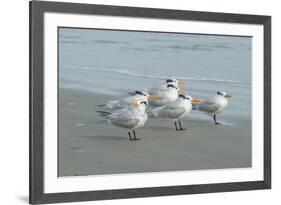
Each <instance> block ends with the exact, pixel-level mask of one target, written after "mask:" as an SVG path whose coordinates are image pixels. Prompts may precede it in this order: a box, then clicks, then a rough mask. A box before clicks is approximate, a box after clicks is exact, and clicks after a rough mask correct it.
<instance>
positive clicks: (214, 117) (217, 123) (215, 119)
mask: <svg viewBox="0 0 281 205" xmlns="http://www.w3.org/2000/svg"><path fill="white" fill-rule="evenodd" d="M213 119H214V121H215V124H216V125H219V124H220V123H219V122H217V118H216V115H214V116H213Z"/></svg>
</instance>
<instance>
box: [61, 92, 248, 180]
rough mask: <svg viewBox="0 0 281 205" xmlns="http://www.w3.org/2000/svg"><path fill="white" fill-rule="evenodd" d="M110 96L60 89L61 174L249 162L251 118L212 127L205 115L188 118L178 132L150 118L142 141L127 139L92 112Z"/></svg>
mask: <svg viewBox="0 0 281 205" xmlns="http://www.w3.org/2000/svg"><path fill="white" fill-rule="evenodd" d="M114 98H116V96H109V95H102V94H93V93H88V92H83V91H78V90H71V89H62V88H60V89H59V140H58V142H59V146H58V149H59V150H58V153H59V156H58V157H59V170H58V173H59V176H81V175H100V174H121V173H140V172H159V171H179V170H201V169H223V168H243V167H250V166H251V130H250V129H249V127H250V126H251V121H250V119H248V120H247V119H238V118H237V119H232V120H233V121H234V122H235V124H234V125H227V124H224V125H219V126H216V125H214V124H213V122H212V119H211V118H208V117H207V116H206V117H205V118H203V119H196V118H192V117H189V118H188V117H187V119H184V120H183V123H182V124H183V125H184V127H185V128H187V130H186V131H180V132H177V131H175V128H174V124H173V123H172V122H171V121H167V120H161V119H149V120H148V122H147V124H146V125H145V126H144V127H143V128H140V129H138V130H137V131H136V133H137V137H138V138H140V139H141V140H137V141H130V140H129V138H128V135H127V131H126V130H124V129H121V128H116V127H113V126H111V125H108V124H106V123H105V122H103V121H101V120H100V119H99V118H98V115H97V114H96V112H95V105H98V104H103V103H105V102H106V101H107V100H110V99H114ZM193 112H196V111H193ZM201 115H203V114H201ZM220 118H221V119H222V118H223V114H222V115H221V116H220Z"/></svg>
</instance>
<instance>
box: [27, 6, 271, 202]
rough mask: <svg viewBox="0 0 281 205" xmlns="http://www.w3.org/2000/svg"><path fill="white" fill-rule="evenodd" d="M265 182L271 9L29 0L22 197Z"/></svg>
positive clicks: (84, 196) (175, 191)
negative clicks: (26, 187) (266, 12)
mask: <svg viewBox="0 0 281 205" xmlns="http://www.w3.org/2000/svg"><path fill="white" fill-rule="evenodd" d="M270 187H271V17H270V16H259V15H247V14H229V13H211V12H201V11H200V12H199V11H184V10H168V9H154V8H136V7H120V6H105V5H92V4H77V3H59V2H45V1H44V2H40V1H31V2H30V203H32V204H43V203H56V202H74V201H88V200H106V199H119V198H134V197H153V196H164V195H181V194H195V193H212V192H226V191H240V190H254V189H269V188H270Z"/></svg>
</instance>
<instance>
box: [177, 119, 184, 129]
mask: <svg viewBox="0 0 281 205" xmlns="http://www.w3.org/2000/svg"><path fill="white" fill-rule="evenodd" d="M178 121H179V126H180V129H179V130H186V129H185V128H183V127H182V126H181V121H180V120H178Z"/></svg>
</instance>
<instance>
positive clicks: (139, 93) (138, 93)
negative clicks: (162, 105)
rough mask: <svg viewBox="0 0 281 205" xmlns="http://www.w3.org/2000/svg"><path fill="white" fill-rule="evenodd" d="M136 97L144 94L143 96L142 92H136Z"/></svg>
mask: <svg viewBox="0 0 281 205" xmlns="http://www.w3.org/2000/svg"><path fill="white" fill-rule="evenodd" d="M136 95H144V94H143V92H141V91H138V90H137V91H136Z"/></svg>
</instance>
